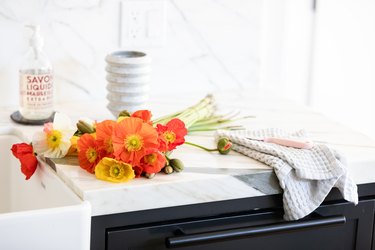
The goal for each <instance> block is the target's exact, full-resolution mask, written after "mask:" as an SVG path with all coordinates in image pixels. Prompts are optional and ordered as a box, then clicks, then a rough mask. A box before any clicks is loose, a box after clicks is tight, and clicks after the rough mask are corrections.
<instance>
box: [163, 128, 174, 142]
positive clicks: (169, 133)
mask: <svg viewBox="0 0 375 250" xmlns="http://www.w3.org/2000/svg"><path fill="white" fill-rule="evenodd" d="M163 136H164V138H165V140H166V141H167V142H168V143H173V142H174V141H175V140H176V134H175V133H174V132H172V131H166V132H164V134H163Z"/></svg>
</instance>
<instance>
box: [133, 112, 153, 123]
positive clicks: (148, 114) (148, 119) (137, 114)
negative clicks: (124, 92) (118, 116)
mask: <svg viewBox="0 0 375 250" xmlns="http://www.w3.org/2000/svg"><path fill="white" fill-rule="evenodd" d="M151 116H152V114H151V111H149V110H137V111H135V112H134V113H133V114H132V115H131V117H137V118H140V119H142V121H143V122H145V123H148V124H150V125H152V122H151Z"/></svg>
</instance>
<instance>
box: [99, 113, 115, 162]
mask: <svg viewBox="0 0 375 250" xmlns="http://www.w3.org/2000/svg"><path fill="white" fill-rule="evenodd" d="M115 124H116V122H115V121H112V120H105V121H102V122H99V123H97V124H96V141H97V143H98V144H99V145H100V147H101V148H102V149H104V150H105V152H106V157H112V156H113V144H112V132H113V127H114V126H115Z"/></svg>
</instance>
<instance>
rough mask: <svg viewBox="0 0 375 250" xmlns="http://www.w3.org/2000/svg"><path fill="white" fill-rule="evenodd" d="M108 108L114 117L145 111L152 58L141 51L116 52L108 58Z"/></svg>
mask: <svg viewBox="0 0 375 250" xmlns="http://www.w3.org/2000/svg"><path fill="white" fill-rule="evenodd" d="M105 59H106V62H107V66H106V71H107V77H106V78H107V82H108V84H107V90H108V94H107V99H108V101H109V103H108V105H107V108H108V109H109V110H110V111H111V112H112V114H113V115H114V116H116V117H117V116H118V114H119V113H120V112H121V111H123V110H127V111H129V112H134V111H136V110H139V109H145V108H146V106H147V101H148V97H149V87H150V86H149V83H150V72H151V67H150V64H151V58H150V57H149V56H148V55H147V54H145V53H143V52H139V51H115V52H113V53H111V54H109V55H107V56H106V58H105Z"/></svg>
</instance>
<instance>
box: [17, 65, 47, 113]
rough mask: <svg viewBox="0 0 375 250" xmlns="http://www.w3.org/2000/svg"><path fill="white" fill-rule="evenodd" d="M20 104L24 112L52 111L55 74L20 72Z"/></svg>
mask: <svg viewBox="0 0 375 250" xmlns="http://www.w3.org/2000/svg"><path fill="white" fill-rule="evenodd" d="M20 106H21V109H22V110H23V111H24V113H27V111H32V113H34V114H35V115H38V114H37V113H39V115H42V116H43V115H44V113H47V114H48V113H50V112H51V110H52V109H53V75H52V73H51V72H48V73H46V74H27V73H21V74H20Z"/></svg>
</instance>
